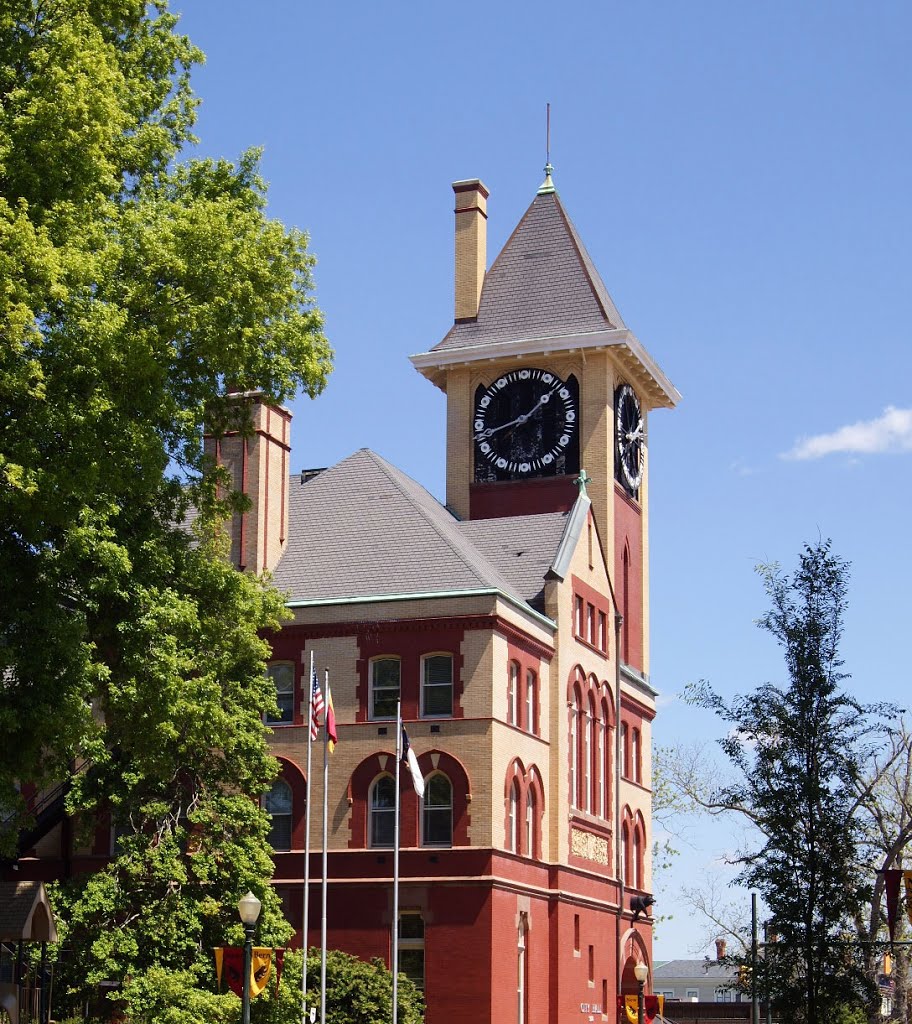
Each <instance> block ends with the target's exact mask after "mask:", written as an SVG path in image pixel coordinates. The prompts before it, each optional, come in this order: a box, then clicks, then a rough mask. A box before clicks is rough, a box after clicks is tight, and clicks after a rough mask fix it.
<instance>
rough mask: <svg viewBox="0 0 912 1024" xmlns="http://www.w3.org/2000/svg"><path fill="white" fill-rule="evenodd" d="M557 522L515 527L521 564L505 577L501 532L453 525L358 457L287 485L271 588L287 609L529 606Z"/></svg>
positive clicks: (412, 485) (413, 491)
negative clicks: (498, 600) (489, 599)
mask: <svg viewBox="0 0 912 1024" xmlns="http://www.w3.org/2000/svg"><path fill="white" fill-rule="evenodd" d="M559 518H560V517H557V519H559ZM557 519H556V517H555V516H554V515H543V516H523V517H520V519H519V520H518V521H517V526H516V530H517V537H518V538H520V539H521V544H520V548H521V549H522V550H523V551H524V552H526V554H524V555H523V556H521V557H520V558H518V559H517V562H518V563H522V566H521V567H520V566H519V565H518V564H517V565H516V566H512V565H511V566H510V567H509V570H508V569H507V563H509V561H510V559H509V557H507V554H506V552H507V549H508V548H509V539H508V534H509V532H510V530H509V528H508V527H506V526H503V525H502V526H501V527H497V526H491V525H490V524H488V525H487V526H484V527H481V524H469V523H460V522H459V520H457V519H456V518H455V517H454V516H453V515H452V513H450V512H449V511H448V510H447V509H446V508H445V507H444V506H443V505H441V504H440V502H439V501H437V500H436V499H435V498H434V497H433V496H432V495H431V494H429V493H428V491H426V490H425V489H424V488H423V487H422V486H421V485H420V484H418V483H416V482H415V481H414V480H412V479H411V478H410V477H408V476H406V475H405V473H403V472H401V471H400V470H399V469H397V468H396V467H395V466H392V465H391V464H390V463H389V462H387V461H386V460H385V459H383V458H381V457H380V456H379V455H377V454H376V453H375V452H372V451H370V450H369V449H367V448H362V449H361V450H360V451H357V452H355V454H354V455H350V456H349V457H348V458H347V459H343V460H342V461H341V462H338V463H336V465H335V466H332V467H330V468H329V469H327V470H324V471H323V472H322V473H320V474H319V476H316V477H313V478H312V479H310V480H308V481H307V482H306V483H304V484H300V483H298V482H297V481H295V480H292V482H291V494H290V501H289V523H288V546H287V547H286V550H285V552H284V554H283V555H282V558H281V560H280V561H279V564H278V566H277V567H276V570H275V573H274V578H275V584H276V586H277V587H278V588H279V589H281V590H286V591H288V592H289V600H290V601H292V602H298V601H301V602H307V601H334V600H336V601H338V600H345V599H351V598H366V597H379V596H391V595H397V594H431V593H448V592H454V591H456V592H458V591H472V590H492V589H493V590H498V591H501V592H503V593H504V594H506V595H507V596H509V597H511V598H512V599H513V600H516V601H519V602H531V601H533V600H534V599H535V598H536V597H537V596H538V595H539V593H540V591H541V586H542V577H543V576H544V572H546V571H547V565H549V564H550V560H551V559H552V558H553V557H554V554H555V552H556V550H557V546H558V543H559V540H560V532H559V531H558V526H559V523H558V521H557ZM508 522H512V520H511V521H508ZM478 527H480V528H478ZM514 557H515V556H514ZM542 566H544V569H542ZM536 573H540V575H538V576H536Z"/></svg>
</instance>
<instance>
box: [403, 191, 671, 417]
mask: <svg viewBox="0 0 912 1024" xmlns="http://www.w3.org/2000/svg"><path fill="white" fill-rule="evenodd" d="M546 186H550V187H546ZM607 346H611V347H613V348H616V350H617V356H618V358H619V360H620V361H621V362H622V364H623V365H624V367H625V370H626V371H627V373H628V374H629V375H630V376H631V377H632V378H633V379H634V380H635V381H636V382H637V383H638V384H639V389H638V390H639V391H640V392H641V394H642V395H643V397H645V398H646V400H647V405H648V406H649V407H652V408H654V407H656V406H664V407H669V406H673V405H675V404H676V403H677V401H678V399H679V397H680V396H679V395H678V392H677V390H676V389H675V387H674V385H673V384H672V383H671V382H670V381H669V380H668V378H667V377H665V375H664V374H663V373H662V371H661V370H660V369H659V367H658V364H657V363H656V362H655V361H654V360H653V358H652V357H651V356H650V355H649V353H648V352H647V351H646V350H645V349H644V348H643V346H642V345H641V344H640V343H639V341H638V340H637V339H636V337H635V336H634V335H633V333H632V332H631V331H629V330H628V329H627V326H626V325H625V323H624V321H623V319H622V318H621V314H620V313H619V312H618V309H617V307H616V306H615V304H614V302H613V300H612V298H611V296H610V295H609V294H608V289H607V288H606V287H605V284H604V282H603V281H602V279H601V277H600V276H599V273H598V271H597V270H596V269H595V264H594V263H593V262H592V258H591V257H590V256H589V253H588V252H587V251H586V247H585V246H584V245H583V243H582V240H581V239H580V237H579V234H578V232H577V230H576V228H575V227H574V226H573V222H572V221H571V220H570V218H569V217H568V216H567V214H566V212H565V210H564V207H563V204H562V203H561V200H560V197H559V196H558V194H557V192H556V191H555V189H554V187H553V184H552V183H551V180H550V174H549V175H548V177H547V178H546V181H545V185H543V186H542V188H540V189H539V191H538V193H537V194H536V196H535V198H534V199H533V200H532V204H531V205H530V206H529V208H528V210H526V212H525V214H524V215H523V217H522V219H521V220H520V222H519V224H517V226H516V229H515V230H514V232H513V234H512V235H511V236H510V238H509V239H508V240H507V243H506V245H505V246H504V247H503V249H502V250H501V252H500V255H499V256H498V257H497V259H496V260H495V261H494V263H493V265H492V266H491V268H490V270H488V272H487V273H486V274H485V278H484V285H483V287H482V291H481V298H480V301H479V306H478V315H477V316H476V317H475V318H474V319H471V320H462V321H457V322H456V323H455V324H454V325H453V326H452V328H450V330H449V332H448V333H447V335H446V337H444V339H443V340H442V341H441V342H439V343H438V344H437V345H435V346H434V347H433V348H432V349H431V350H430V351H429V352H424V353H421V354H419V355H415V356H412V357H411V360H412V363H413V364H414V366H415V367H416V369H418V370H419V371H420V372H421V373H423V374H424V375H425V376H426V377H427V378H428V379H429V380H431V381H433V383H435V384H436V385H437V386H438V387H441V388H443V389H444V390H445V389H446V368H447V367H450V366H456V365H460V364H465V363H470V362H475V361H477V360H482V359H485V360H487V359H499V358H513V357H520V356H523V355H533V354H547V353H549V352H555V351H567V350H568V349H571V350H572V349H594V348H605V347H607Z"/></svg>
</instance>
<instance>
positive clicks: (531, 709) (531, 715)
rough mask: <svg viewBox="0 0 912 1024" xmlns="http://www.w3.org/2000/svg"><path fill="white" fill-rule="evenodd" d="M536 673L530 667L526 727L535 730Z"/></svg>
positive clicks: (527, 674)
mask: <svg viewBox="0 0 912 1024" xmlns="http://www.w3.org/2000/svg"><path fill="white" fill-rule="evenodd" d="M535 682H536V679H535V673H534V672H533V671H532V670H531V669H528V670H527V671H526V729H528V731H529V732H535V731H536V729H535V704H536V700H535Z"/></svg>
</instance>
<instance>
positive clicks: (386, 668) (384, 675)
mask: <svg viewBox="0 0 912 1024" xmlns="http://www.w3.org/2000/svg"><path fill="white" fill-rule="evenodd" d="M400 667H401V666H400V662H399V659H398V658H374V660H373V661H372V662H371V663H370V710H371V718H395V717H396V703H397V701H398V700H399V672H400Z"/></svg>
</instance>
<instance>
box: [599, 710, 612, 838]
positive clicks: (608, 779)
mask: <svg viewBox="0 0 912 1024" xmlns="http://www.w3.org/2000/svg"><path fill="white" fill-rule="evenodd" d="M602 718H603V720H604V722H605V750H604V760H603V764H602V774H603V778H604V780H605V785H604V787H603V788H602V817H603V818H604V819H605V820H606V821H611V817H612V811H611V787H612V785H613V783H614V777H613V776H612V774H611V771H612V769H611V766H612V761H613V758H614V729H612V728H611V711H610V710H609V707H608V701H607V700H605V699H603V700H602Z"/></svg>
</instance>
